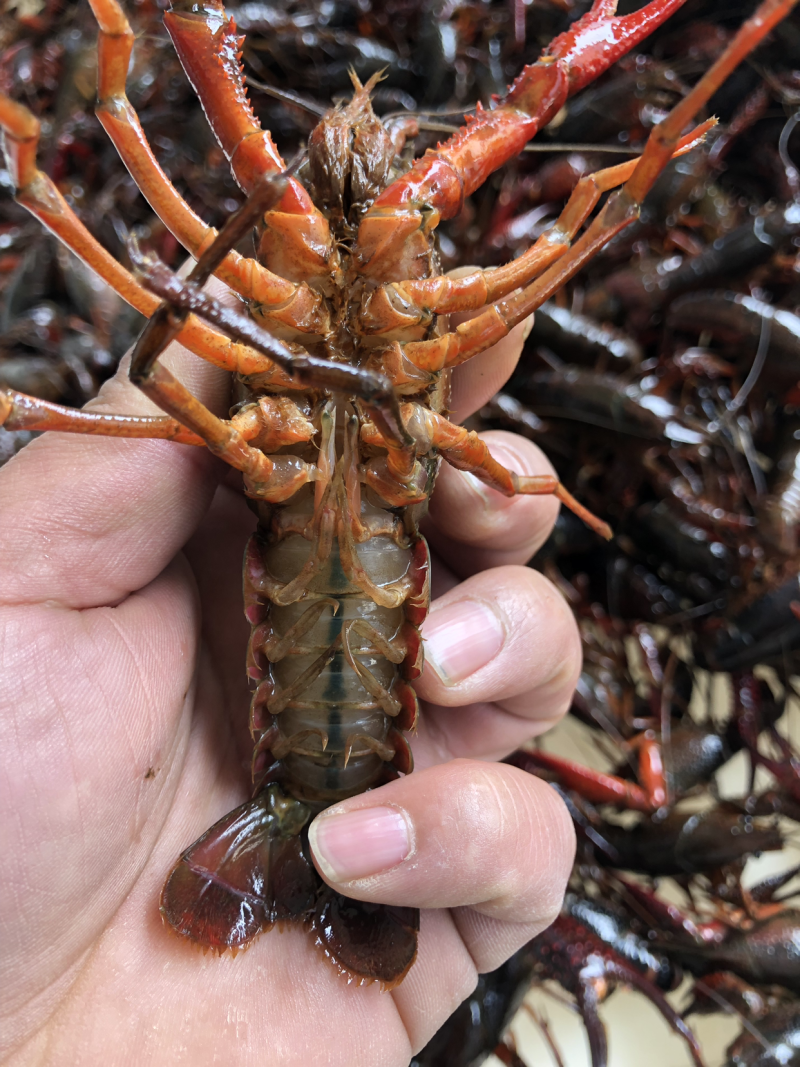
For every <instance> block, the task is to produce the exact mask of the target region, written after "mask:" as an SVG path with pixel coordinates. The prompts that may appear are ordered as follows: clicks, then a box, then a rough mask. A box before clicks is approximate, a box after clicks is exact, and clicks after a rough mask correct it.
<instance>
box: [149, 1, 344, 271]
mask: <svg viewBox="0 0 800 1067" xmlns="http://www.w3.org/2000/svg"><path fill="white" fill-rule="evenodd" d="M164 25H165V26H166V28H167V30H168V32H169V35H170V37H171V38H172V43H173V44H174V46H175V51H176V52H177V53H178V58H179V59H180V61H181V64H182V66H183V69H184V70H185V71H186V75H187V77H188V78H189V81H190V82H191V83H192V86H193V87H194V90H195V92H196V93H197V95H198V97H199V98H200V102H201V104H202V105H203V110H204V111H205V113H206V116H207V118H208V121H209V122H210V124H211V128H212V129H213V131H214V134H215V136H216V138H217V140H218V141H219V143H220V146H221V148H222V151H223V152H224V153H225V156H226V158H227V159H228V161H229V162H230V164H231V169H232V170H233V173H234V177H235V178H236V180H237V182H238V183H239V185H240V186H241V187H242V189H244V191H245V192H246V193H249V192H250V191H251V190H252V188H253V186H254V184H255V182H256V181H257V180H258V179H259V177H262V176H263V175H266V174H275V173H277V172H278V171H281V170H283V169H284V167H285V164H284V162H283V160H282V159H281V156H280V153H279V152H278V149H277V148H276V147H275V145H274V143H273V140H272V137H271V136H270V134H269V132H268V131H267V130H262V129H261V124H260V123H259V121H258V119H257V118H256V116H255V115H254V114H253V109H252V107H251V106H250V101H249V100H248V99H247V92H246V90H245V87H244V79H243V77H242V68H241V62H240V57H241V51H240V49H241V47H242V44H243V42H244V38H243V37H239V36H238V35H237V33H236V23H235V22H234V21H233V19H232V18H229V17H228V15H227V14H226V12H225V8H224V7H223V5H222V3H221V0H201V2H200V3H194V2H193V0H176V2H175V3H174V4H173V5H172V7H171V8H170V10H169V11H167V12H166V14H165V15H164ZM264 227H265V228H264V234H263V235H262V238H261V244H260V248H259V258H260V259H262V260H263V261H264V262H265V263H266V265H267V266H268V267H269V269H270V270H272V271H274V272H275V273H276V274H280V275H281V276H282V277H284V278H288V279H290V280H291V281H310V280H311V279H312V278H320V277H325V276H326V274H327V264H328V258H329V257H330V254H331V236H330V229H329V227H328V223H327V220H326V219H325V217H324V216H323V215H322V214H321V212H320V211H319V210H318V209H317V208H316V207H315V206H314V203H313V201H312V200H311V197H310V196H309V195H308V193H307V192H306V190H305V189H304V188H303V186H302V185H301V184H300V183H299V182H298V181H297V180H296V179H295V178H290V179H289V180H288V188H287V190H286V194H285V195H284V197H283V200H282V201H281V202H280V204H278V206H277V208H276V209H275V210H274V211H270V212H267V214H266V216H265V218H264Z"/></svg>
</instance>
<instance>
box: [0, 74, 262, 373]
mask: <svg viewBox="0 0 800 1067" xmlns="http://www.w3.org/2000/svg"><path fill="white" fill-rule="evenodd" d="M0 129H1V130H2V131H3V133H4V144H5V154H6V159H7V162H8V168H9V171H10V173H11V176H12V178H13V179H14V183H15V185H16V187H17V190H18V191H17V196H16V199H17V202H18V203H20V204H21V205H22V206H23V207H25V208H27V209H28V211H30V213H31V214H32V215H35V216H36V218H38V219H39V220H40V221H41V222H42V223H43V224H44V225H45V226H46V227H47V229H48V230H50V231H51V232H52V233H54V234H55V236H56V237H58V239H59V240H60V241H61V243H62V244H63V245H64V246H65V247H66V248H68V249H69V250H70V251H71V252H73V253H74V254H75V255H76V256H78V258H79V259H82V260H83V261H84V263H86V264H87V265H88V266H89V267H91V268H92V270H93V271H94V272H95V273H96V274H97V275H98V276H99V277H100V278H102V279H103V281H105V282H106V283H107V284H108V285H110V286H111V287H112V289H114V290H115V291H116V292H117V293H118V294H119V295H120V296H121V297H122V298H123V300H125V301H126V302H127V303H129V304H130V305H131V306H132V307H134V308H136V310H137V311H140V312H141V313H142V314H143V315H146V316H148V317H149V316H150V315H152V314H153V312H154V311H155V310H156V308H157V307H158V303H159V301H158V298H157V297H156V296H154V295H153V294H152V293H149V292H148V291H147V290H146V289H144V288H143V287H142V286H141V285H139V284H138V283H137V282H136V280H135V279H134V278H133V276H132V275H131V274H130V273H129V272H128V271H127V270H125V268H124V267H123V266H122V265H121V264H119V263H117V261H116V260H115V259H114V257H113V256H112V255H110V254H109V253H108V252H107V251H106V249H105V248H103V246H102V245H101V244H100V243H99V241H97V240H95V238H94V237H92V235H91V234H90V233H89V231H88V230H87V229H86V227H85V226H84V225H83V223H82V222H81V221H80V219H78V217H77V216H76V215H75V212H74V211H73V210H72V208H71V207H70V206H69V204H67V202H66V200H65V199H64V198H63V196H62V195H61V193H60V192H59V191H58V189H57V188H56V186H55V184H54V183H53V181H52V179H51V178H49V177H48V176H47V175H46V174H45V173H44V172H43V171H40V170H39V169H38V168H37V166H36V151H37V147H38V143H39V121H38V119H37V118H36V117H35V116H34V115H32V114H31V113H30V111H28V109H27V108H26V107H24V106H23V105H22V104H17V103H15V102H14V101H13V100H9V98H8V97H6V96H4V95H3V94H2V93H0ZM179 339H180V342H181V344H182V345H184V346H185V347H186V348H188V349H189V350H190V351H191V352H194V353H195V355H197V356H199V357H200V358H201V359H205V360H207V361H208V362H209V363H213V364H214V365H215V366H217V367H221V368H222V369H223V370H227V371H230V372H231V373H237V372H238V373H241V374H258V373H265V372H269V371H271V370H272V369H273V365H272V363H271V362H270V361H269V360H268V359H265V358H264V357H263V356H261V355H259V353H257V352H255V351H253V349H250V348H248V347H247V346H246V345H242V344H237V343H236V342H235V341H231V340H230V338H228V337H225V336H224V335H222V334H220V333H218V332H217V331H216V330H212V329H210V328H209V327H208V326H206V325H205V324H204V323H201V322H200V321H199V320H198V319H197V318H196V317H194V316H190V318H189V319H188V320H187V322H186V324H185V326H184V327H183V329H182V331H181V333H180V338H179Z"/></svg>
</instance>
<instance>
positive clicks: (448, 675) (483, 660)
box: [422, 600, 505, 685]
mask: <svg viewBox="0 0 800 1067" xmlns="http://www.w3.org/2000/svg"><path fill="white" fill-rule="evenodd" d="M422 637H423V640H424V642H425V663H426V664H427V665H429V666H430V667H432V668H433V670H434V671H435V672H436V673H437V674H438V676H439V678H440V679H441V680H442V682H443V683H444V684H445V685H457V684H458V683H459V682H463V680H464V679H465V678H468V677H469V676H470V675H471V674H474V673H475V671H478V670H480V669H481V667H485V666H486V664H487V663H489V661H490V660H492V659H494V657H495V656H496V655H497V653H498V652H499V651H500V649H501V648H502V647H503V641H504V640H505V631H504V628H503V624H502V622H501V621H500V619H499V618H498V616H497V615H496V614H495V613H494V611H492V609H491V608H490V607H489V605H488V604H483V603H481V602H480V601H479V600H457V601H455V603H451V604H445V605H444V606H443V607H441V608H435V609H434V610H433V611H432V612H431V613H430V615H429V616H428V618H427V619H426V620H425V623H424V625H423V627H422Z"/></svg>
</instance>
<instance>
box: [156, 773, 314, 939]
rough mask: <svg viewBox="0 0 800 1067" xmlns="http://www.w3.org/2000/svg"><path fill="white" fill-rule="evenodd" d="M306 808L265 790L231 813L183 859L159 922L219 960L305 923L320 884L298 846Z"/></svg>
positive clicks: (270, 789)
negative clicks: (277, 930)
mask: <svg viewBox="0 0 800 1067" xmlns="http://www.w3.org/2000/svg"><path fill="white" fill-rule="evenodd" d="M310 818H311V811H310V809H309V807H308V806H307V805H306V804H303V803H301V802H300V801H298V800H295V799H294V798H292V797H288V796H286V795H285V794H284V793H283V792H282V790H281V789H280V787H279V786H277V785H274V784H273V785H270V786H268V787H267V788H266V789H265V790H264V791H263V792H262V793H260V794H259V795H258V796H257V797H256V798H255V800H251V801H249V802H248V803H246V804H242V805H241V807H238V808H236V809H235V810H234V811H231V812H229V813H228V814H227V815H225V816H224V817H223V818H222V819H220V820H219V822H217V823H215V824H214V826H212V827H211V829H210V830H207V831H206V832H205V833H204V834H203V836H202V837H201V838H199V839H198V840H197V841H195V843H194V844H193V845H190V847H189V848H187V849H186V851H185V852H184V853H183V855H182V856H181V858H180V859H179V860H178V862H177V863H176V865H175V867H174V868H173V870H172V873H171V874H170V876H169V878H168V879H167V882H166V884H165V886H164V890H163V892H162V894H161V915H162V917H163V919H164V921H165V922H166V923H167V924H168V925H169V926H170V927H171V928H172V929H173V930H174V931H175V932H176V933H178V934H180V935H182V936H183V937H186V938H188V939H189V940H190V941H194V942H196V943H197V944H199V945H202V946H203V947H208V948H212V949H215V950H216V951H218V952H224V951H225V950H226V949H232V950H237V949H240V948H244V947H246V946H247V945H249V943H250V942H251V941H252V940H253V938H254V937H256V936H257V935H258V934H259V933H261V931H262V930H266V929H268V928H269V927H270V926H272V925H273V924H274V923H275V922H277V921H279V920H287V919H306V918H310V916H311V914H312V913H313V911H314V905H315V902H316V898H317V889H318V886H319V876H318V875H317V873H316V871H315V870H314V867H313V865H312V863H311V861H310V859H309V858H308V855H307V853H306V850H305V848H304V843H303V834H302V831H303V828H304V827H305V825H306V823H307V822H309V821H310Z"/></svg>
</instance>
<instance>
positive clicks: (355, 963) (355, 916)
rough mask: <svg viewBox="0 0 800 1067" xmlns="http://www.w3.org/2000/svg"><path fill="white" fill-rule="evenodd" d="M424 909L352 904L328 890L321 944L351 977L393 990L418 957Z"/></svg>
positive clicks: (321, 913)
mask: <svg viewBox="0 0 800 1067" xmlns="http://www.w3.org/2000/svg"><path fill="white" fill-rule="evenodd" d="M418 931H419V909H418V908H400V907H395V906H393V905H391V904H371V903H367V902H366V901H363V900H351V899H350V898H349V897H343V896H342V895H341V894H340V893H336V892H334V890H332V889H328V890H327V891H326V892H324V893H323V894H322V896H321V897H320V898H319V901H318V903H317V909H316V912H315V914H314V932H315V933H316V935H317V944H318V945H319V946H320V947H321V948H322V949H323V951H324V952H325V954H326V955H327V956H328V957H329V958H330V959H331V960H332V961H333V962H334V963H335V964H336V965H337V967H339V969H340V970H341V971H342V972H343V973H345V974H347V975H348V976H355V977H356V979H360V980H361V981H362V982H370V981H374V982H380V983H381V986H382V988H383V989H384V990H389V989H393V988H394V987H395V986H396V985H399V983H400V982H402V980H403V979H404V978H405V976H406V974H407V973H408V970H409V968H410V967H411V965H412V963H413V962H414V960H415V959H416V957H417V933H418Z"/></svg>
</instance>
